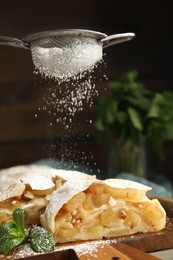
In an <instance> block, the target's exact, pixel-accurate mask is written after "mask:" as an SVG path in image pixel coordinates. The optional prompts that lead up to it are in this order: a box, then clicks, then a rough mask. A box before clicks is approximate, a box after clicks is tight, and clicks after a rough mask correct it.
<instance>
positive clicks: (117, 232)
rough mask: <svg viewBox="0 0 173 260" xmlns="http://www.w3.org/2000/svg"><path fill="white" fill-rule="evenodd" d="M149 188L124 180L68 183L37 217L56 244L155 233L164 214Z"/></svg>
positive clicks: (56, 192) (52, 196)
mask: <svg viewBox="0 0 173 260" xmlns="http://www.w3.org/2000/svg"><path fill="white" fill-rule="evenodd" d="M148 190H150V188H149V187H147V186H145V185H142V184H139V183H136V182H133V181H128V180H120V179H108V180H105V181H101V180H94V179H93V180H77V181H76V180H68V181H66V182H65V183H64V185H63V186H61V187H59V188H58V189H57V190H54V191H53V193H52V195H51V197H50V200H49V202H48V204H47V206H46V209H45V212H44V213H43V214H42V215H41V216H40V220H41V224H42V226H43V227H45V228H47V229H48V230H49V231H50V232H51V233H52V234H53V236H54V239H55V241H56V243H58V242H60V243H64V242H72V241H80V240H91V239H102V238H104V237H105V238H109V237H117V236H124V235H130V234H135V233H139V232H142V233H145V232H154V231H159V230H161V229H163V228H164V227H165V223H166V213H165V211H164V209H163V207H162V206H161V204H160V203H159V201H158V200H157V199H153V200H150V199H149V198H148V197H147V196H146V192H147V191H148Z"/></svg>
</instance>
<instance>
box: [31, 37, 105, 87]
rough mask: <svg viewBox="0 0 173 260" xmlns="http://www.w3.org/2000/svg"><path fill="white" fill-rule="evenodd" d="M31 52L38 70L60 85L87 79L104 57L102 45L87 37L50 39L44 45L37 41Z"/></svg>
mask: <svg viewBox="0 0 173 260" xmlns="http://www.w3.org/2000/svg"><path fill="white" fill-rule="evenodd" d="M31 51H32V58H33V63H34V65H35V67H36V69H37V70H38V71H39V72H40V73H41V74H42V75H44V76H45V77H48V78H53V79H55V80H56V81H58V82H59V83H61V82H65V81H69V80H70V79H75V80H77V79H81V78H83V77H85V72H86V71H88V70H89V71H92V70H93V69H94V67H95V65H96V64H97V63H98V62H99V61H101V60H102V56H103V53H102V43H101V42H98V41H97V40H96V39H94V38H87V37H61V39H57V40H54V41H52V40H51V38H50V39H49V40H48V43H46V44H44V45H43V43H42V41H40V42H39V41H36V42H35V44H34V45H33V46H32V48H31Z"/></svg>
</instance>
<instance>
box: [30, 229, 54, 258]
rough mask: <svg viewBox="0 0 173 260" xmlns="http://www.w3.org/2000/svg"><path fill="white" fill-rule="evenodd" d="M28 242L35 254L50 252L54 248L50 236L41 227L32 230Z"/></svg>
mask: <svg viewBox="0 0 173 260" xmlns="http://www.w3.org/2000/svg"><path fill="white" fill-rule="evenodd" d="M28 240H29V241H30V243H31V247H32V249H33V250H34V251H35V252H37V253H43V252H50V251H52V250H53V249H54V247H55V241H54V239H53V237H52V235H51V234H50V233H49V232H48V231H47V230H46V229H44V228H43V227H39V226H36V227H34V228H32V229H31V231H30V234H29V237H28Z"/></svg>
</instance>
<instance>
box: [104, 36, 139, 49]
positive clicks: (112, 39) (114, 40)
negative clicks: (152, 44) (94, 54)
mask: <svg viewBox="0 0 173 260" xmlns="http://www.w3.org/2000/svg"><path fill="white" fill-rule="evenodd" d="M134 37H135V34H134V33H120V34H114V35H110V36H106V37H105V38H103V39H101V42H102V43H103V48H106V47H109V46H111V45H114V44H118V43H121V42H126V41H130V40H132V39H133V38H134Z"/></svg>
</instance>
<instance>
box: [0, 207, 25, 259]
mask: <svg viewBox="0 0 173 260" xmlns="http://www.w3.org/2000/svg"><path fill="white" fill-rule="evenodd" d="M12 216H13V221H14V222H7V223H5V224H3V225H1V226H0V252H1V253H3V254H4V255H7V254H8V253H9V251H10V250H11V249H13V248H14V247H16V246H18V245H20V244H21V243H22V242H23V241H24V239H25V237H26V235H27V233H26V230H25V228H24V210H23V209H20V208H17V209H15V210H14V212H13V215H12Z"/></svg>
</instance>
